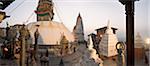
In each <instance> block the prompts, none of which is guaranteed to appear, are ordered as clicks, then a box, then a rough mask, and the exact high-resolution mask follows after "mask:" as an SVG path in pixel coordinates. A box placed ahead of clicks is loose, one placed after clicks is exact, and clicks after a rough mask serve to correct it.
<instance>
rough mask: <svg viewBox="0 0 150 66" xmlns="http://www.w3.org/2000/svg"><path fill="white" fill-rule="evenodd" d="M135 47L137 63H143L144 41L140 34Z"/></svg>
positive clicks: (137, 36)
mask: <svg viewBox="0 0 150 66" xmlns="http://www.w3.org/2000/svg"><path fill="white" fill-rule="evenodd" d="M134 45H135V46H134V51H135V59H136V61H141V60H142V59H143V58H144V41H143V40H142V37H141V35H140V33H137V35H136V37H135V44H134Z"/></svg>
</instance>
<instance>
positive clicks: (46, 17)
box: [35, 0, 54, 21]
mask: <svg viewBox="0 0 150 66" xmlns="http://www.w3.org/2000/svg"><path fill="white" fill-rule="evenodd" d="M53 7H54V6H53V2H52V0H39V3H38V7H37V10H36V11H35V12H36V14H37V21H52V20H53V16H54V12H53Z"/></svg>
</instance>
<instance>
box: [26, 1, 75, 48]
mask: <svg viewBox="0 0 150 66" xmlns="http://www.w3.org/2000/svg"><path fill="white" fill-rule="evenodd" d="M35 12H36V14H37V22H32V23H29V24H28V25H27V27H28V29H29V32H30V35H31V38H32V41H33V44H34V32H35V31H36V29H38V31H39V34H40V35H39V37H38V44H41V45H56V44H59V42H60V40H61V35H62V34H64V35H65V36H66V39H68V41H69V42H73V41H74V37H73V34H72V32H71V31H69V30H68V29H67V28H66V26H65V25H64V24H63V23H60V22H55V21H52V20H53V16H54V13H53V2H52V1H51V0H39V4H38V7H37V10H36V11H35Z"/></svg>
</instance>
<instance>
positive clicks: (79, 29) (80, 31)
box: [73, 13, 85, 42]
mask: <svg viewBox="0 0 150 66" xmlns="http://www.w3.org/2000/svg"><path fill="white" fill-rule="evenodd" d="M73 33H74V37H75V41H76V42H84V41H85V40H84V28H83V22H82V17H81V16H80V13H79V15H78V17H77V21H76V25H75V27H74V29H73Z"/></svg>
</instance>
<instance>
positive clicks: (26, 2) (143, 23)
mask: <svg viewBox="0 0 150 66" xmlns="http://www.w3.org/2000/svg"><path fill="white" fill-rule="evenodd" d="M53 2H54V13H55V15H54V20H53V21H57V22H63V23H64V24H65V25H66V27H67V28H68V29H69V30H70V31H72V29H73V27H74V25H75V24H76V18H77V16H78V14H79V12H80V14H81V16H82V19H83V24H84V30H85V34H86V35H87V34H89V33H92V32H94V33H95V29H97V28H100V27H103V26H106V25H107V21H108V20H110V22H111V24H112V26H113V27H115V28H118V31H117V36H118V38H119V39H120V40H123V39H125V29H126V28H125V25H126V22H125V9H124V5H122V4H121V3H120V2H118V0H53ZM37 3H38V0H16V1H15V2H13V3H12V4H11V5H10V6H9V7H7V8H6V9H5V10H4V11H6V13H7V15H10V16H11V17H10V18H8V19H5V20H4V21H3V23H2V24H0V26H3V27H4V26H5V22H9V24H10V25H14V24H22V23H25V24H28V23H30V22H35V21H36V15H35V13H34V10H36V7H37ZM149 3H150V1H149V0H140V1H137V2H136V3H135V28H136V30H135V34H136V33H137V32H140V34H141V35H142V37H143V38H144V39H145V38H148V37H150V36H148V25H150V20H148V18H149V15H150V13H149V11H150V9H148V8H149V7H150V4H149Z"/></svg>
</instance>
